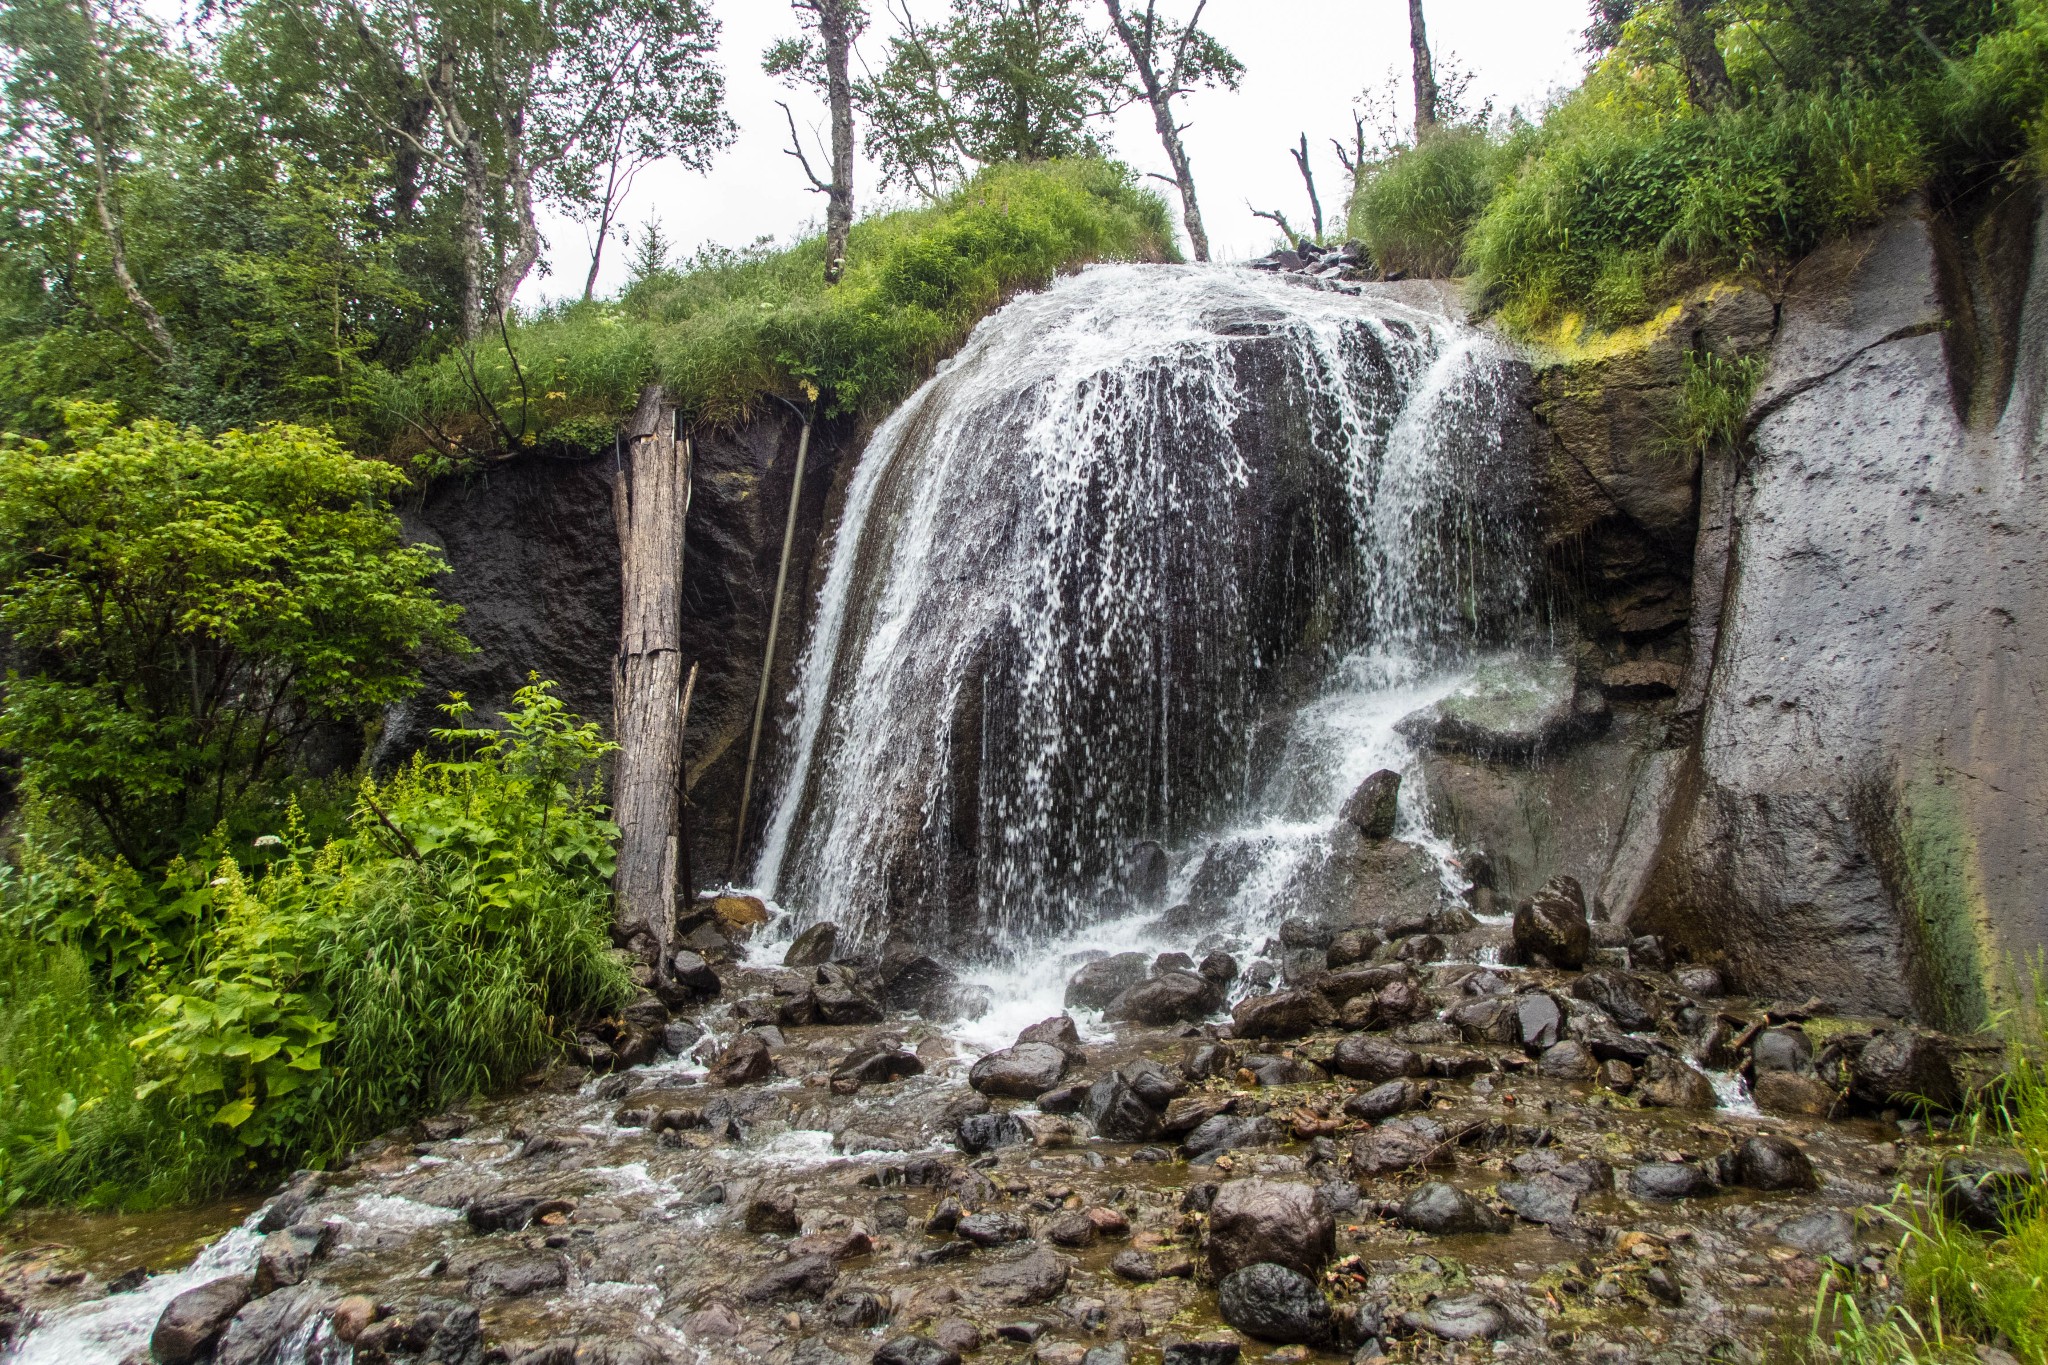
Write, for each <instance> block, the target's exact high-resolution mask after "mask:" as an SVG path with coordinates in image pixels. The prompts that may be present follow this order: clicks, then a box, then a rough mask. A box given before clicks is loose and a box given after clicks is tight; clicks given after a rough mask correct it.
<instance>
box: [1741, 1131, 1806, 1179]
mask: <svg viewBox="0 0 2048 1365" xmlns="http://www.w3.org/2000/svg"><path fill="white" fill-rule="evenodd" d="M1731 1164H1732V1166H1733V1168H1734V1169H1733V1174H1734V1176H1735V1183H1737V1184H1739V1185H1747V1186H1748V1187H1749V1188H1750V1189H1753V1190H1811V1189H1817V1188H1818V1187H1819V1185H1820V1180H1819V1177H1817V1176H1816V1175H1815V1174H1814V1171H1813V1163H1812V1162H1811V1161H1809V1160H1807V1157H1806V1153H1804V1152H1802V1151H1800V1150H1799V1149H1798V1148H1797V1147H1795V1146H1793V1145H1792V1143H1791V1142H1790V1141H1789V1140H1787V1139H1785V1138H1781V1137H1777V1136H1775V1135H1773V1134H1768V1133H1759V1134H1757V1135H1756V1136H1754V1137H1749V1138H1745V1139H1744V1140H1743V1142H1742V1145H1741V1146H1739V1147H1737V1148H1736V1149H1735V1155H1734V1160H1733V1162H1732V1163H1731Z"/></svg>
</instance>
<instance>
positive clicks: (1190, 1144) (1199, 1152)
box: [1181, 1114, 1281, 1157]
mask: <svg viewBox="0 0 2048 1365" xmlns="http://www.w3.org/2000/svg"><path fill="white" fill-rule="evenodd" d="M1280 1141H1281V1132H1280V1126H1279V1125H1278V1124H1276V1123H1274V1122H1273V1120H1271V1119H1269V1118H1266V1117H1264V1116H1258V1117H1239V1116H1237V1115H1234V1114H1217V1115H1215V1116H1214V1117H1212V1118H1209V1119H1206V1120H1204V1121H1203V1122H1202V1123H1200V1124H1198V1125H1196V1127H1195V1128H1194V1129H1193V1130H1192V1131H1190V1132H1189V1133H1188V1135H1187V1136H1186V1138H1184V1139H1183V1140H1182V1142H1181V1150H1182V1151H1183V1152H1184V1153H1186V1154H1187V1155H1188V1156H1190V1157H1198V1156H1205V1155H1214V1154H1216V1153H1220V1152H1229V1151H1235V1150H1237V1149H1238V1148H1241V1147H1272V1146H1275V1145H1277V1144H1278V1143H1279V1142H1280Z"/></svg>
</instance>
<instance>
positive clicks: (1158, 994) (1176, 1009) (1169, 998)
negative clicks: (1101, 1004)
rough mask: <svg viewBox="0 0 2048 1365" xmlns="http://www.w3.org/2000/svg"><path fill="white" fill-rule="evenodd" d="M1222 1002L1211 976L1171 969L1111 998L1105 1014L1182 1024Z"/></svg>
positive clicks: (1112, 1017)
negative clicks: (1210, 978) (1209, 977)
mask: <svg viewBox="0 0 2048 1365" xmlns="http://www.w3.org/2000/svg"><path fill="white" fill-rule="evenodd" d="M1222 1003H1223V998H1222V994H1221V992H1220V991H1218V989H1217V987H1216V983H1215V982H1213V981H1211V980H1209V979H1208V978H1207V977H1205V976H1202V975H1199V974H1198V973H1195V972H1184V971H1169V972H1162V973H1160V974H1159V975H1158V976H1155V977H1153V978H1151V979H1150V980H1149V981H1140V982H1139V983H1138V984H1137V985H1135V986H1132V987H1131V988H1130V989H1129V990H1127V991H1124V992H1123V993H1122V994H1120V995H1118V996H1117V998H1116V999H1114V1000H1112V1001H1110V1002H1109V1004H1108V1005H1107V1006H1106V1007H1105V1008H1104V1009H1103V1012H1102V1015H1103V1018H1105V1019H1110V1020H1124V1021H1129V1022H1131V1023H1136V1024H1151V1025H1154V1026H1157V1025H1162V1024H1181V1023H1191V1022H1193V1021H1194V1020H1197V1019H1205V1018H1207V1017H1208V1016H1209V1015H1211V1014H1213V1013H1215V1012H1216V1009H1217V1007H1218V1006H1219V1005H1221V1004H1222Z"/></svg>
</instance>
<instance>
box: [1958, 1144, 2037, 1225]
mask: <svg viewBox="0 0 2048 1365" xmlns="http://www.w3.org/2000/svg"><path fill="white" fill-rule="evenodd" d="M2038 1183H2039V1182H2038V1181H2037V1180H2036V1179H2035V1177H2034V1171H2033V1168H2032V1167H2031V1166H2029V1165H2028V1164H2027V1159H2026V1158H2025V1157H2023V1156H2021V1155H2020V1154H2019V1153H2018V1152H2000V1151H1977V1152H1972V1153H1970V1154H1968V1155H1967V1156H1952V1157H1949V1158H1947V1159H1946V1160H1944V1161H1943V1162H1942V1163H1941V1199H1942V1206H1943V1207H1944V1208H1946V1209H1947V1210H1948V1213H1949V1216H1950V1217H1952V1218H1955V1219H1956V1220H1958V1221H1959V1222H1961V1223H1963V1224H1964V1225H1965V1226H1968V1227H1973V1228H1976V1229H1977V1230H1979V1231H1980V1232H1998V1231H2002V1230H2003V1229H2004V1226H2005V1220H2006V1218H2007V1216H2008V1215H2010V1214H2012V1213H2015V1212H2018V1211H2021V1210H2023V1209H2025V1207H2026V1205H2027V1200H2028V1198H2029V1196H2030V1195H2031V1194H2032V1193H2033V1191H2034V1189H2035V1187H2036V1185H2037V1184H2038Z"/></svg>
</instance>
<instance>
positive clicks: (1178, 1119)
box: [1159, 1091, 1237, 1137]
mask: <svg viewBox="0 0 2048 1365" xmlns="http://www.w3.org/2000/svg"><path fill="white" fill-rule="evenodd" d="M1236 1102H1237V1097H1236V1096H1234V1095H1218V1094H1215V1093H1213V1092H1210V1091H1201V1092H1198V1093H1196V1094H1193V1095H1183V1096H1181V1097H1180V1098H1179V1099H1177V1100H1175V1101H1173V1102H1172V1103H1171V1104H1169V1105H1167V1106H1166V1115H1165V1117H1164V1118H1163V1119H1162V1120H1161V1121H1160V1124H1159V1131H1160V1133H1161V1134H1163V1135H1165V1136H1167V1137H1178V1136H1179V1135H1180V1134H1182V1133H1190V1132H1193V1131H1194V1130H1195V1129H1197V1128H1199V1127H1201V1126H1202V1125H1203V1124H1205V1123H1207V1122H1208V1121H1209V1120H1210V1119H1213V1118H1215V1117H1216V1116H1217V1115H1218V1114H1221V1113H1224V1112H1226V1111H1228V1110H1229V1108H1230V1107H1231V1105H1233V1104H1235V1103H1236Z"/></svg>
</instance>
